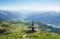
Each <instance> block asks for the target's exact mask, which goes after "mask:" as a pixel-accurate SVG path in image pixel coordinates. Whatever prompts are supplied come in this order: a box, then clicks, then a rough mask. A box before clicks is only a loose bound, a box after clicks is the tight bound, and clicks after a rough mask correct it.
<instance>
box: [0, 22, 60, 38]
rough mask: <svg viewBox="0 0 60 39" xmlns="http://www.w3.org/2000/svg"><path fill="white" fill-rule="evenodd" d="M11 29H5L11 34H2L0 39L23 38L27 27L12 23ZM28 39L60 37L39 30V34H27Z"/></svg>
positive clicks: (59, 36)
mask: <svg viewBox="0 0 60 39" xmlns="http://www.w3.org/2000/svg"><path fill="white" fill-rule="evenodd" d="M5 24H9V22H7V23H6V22H5ZM9 26H10V27H5V28H6V29H8V30H7V32H8V33H9V34H3V35H1V34H0V39H18V38H21V37H23V35H24V34H25V31H26V30H27V27H26V25H25V24H24V23H16V24H14V23H12V24H10V25H9ZM26 38H27V39H60V35H59V34H56V33H49V32H43V31H41V30H38V31H37V32H34V33H30V34H27V36H26Z"/></svg>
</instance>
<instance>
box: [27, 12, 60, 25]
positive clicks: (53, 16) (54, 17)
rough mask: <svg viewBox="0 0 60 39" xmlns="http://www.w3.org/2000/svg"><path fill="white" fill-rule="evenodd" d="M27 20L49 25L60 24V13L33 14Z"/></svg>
mask: <svg viewBox="0 0 60 39" xmlns="http://www.w3.org/2000/svg"><path fill="white" fill-rule="evenodd" d="M33 13H36V14H30V16H28V17H27V18H26V19H28V20H30V21H37V22H42V23H48V24H60V12H53V11H51V12H33Z"/></svg>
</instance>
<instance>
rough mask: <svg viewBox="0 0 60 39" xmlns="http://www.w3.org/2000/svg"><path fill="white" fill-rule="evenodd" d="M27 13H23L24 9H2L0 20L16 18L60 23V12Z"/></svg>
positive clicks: (18, 19) (16, 19)
mask: <svg viewBox="0 0 60 39" xmlns="http://www.w3.org/2000/svg"><path fill="white" fill-rule="evenodd" d="M25 13H27V14H23V11H22V12H16V11H4V10H0V21H1V20H15V21H26V22H27V21H34V22H42V23H45V24H54V25H60V12H55V11H47V12H43V11H32V12H30V11H29V12H28V11H27V12H25Z"/></svg>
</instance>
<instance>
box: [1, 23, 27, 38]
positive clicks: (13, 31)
mask: <svg viewBox="0 0 60 39" xmlns="http://www.w3.org/2000/svg"><path fill="white" fill-rule="evenodd" d="M4 23H5V22H4ZM5 24H9V23H5ZM9 26H10V27H4V28H5V29H7V32H8V33H9V34H5V33H3V35H1V34H0V39H18V38H21V37H22V36H23V35H24V33H25V31H23V30H26V29H27V28H26V25H25V24H24V23H16V24H14V23H13V24H10V25H9ZM23 26H25V27H23Z"/></svg>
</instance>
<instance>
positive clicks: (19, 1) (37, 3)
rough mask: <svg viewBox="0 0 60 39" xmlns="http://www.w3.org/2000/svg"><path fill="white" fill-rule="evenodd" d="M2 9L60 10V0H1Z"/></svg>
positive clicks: (0, 6) (0, 8) (0, 7)
mask: <svg viewBox="0 0 60 39" xmlns="http://www.w3.org/2000/svg"><path fill="white" fill-rule="evenodd" d="M0 10H17V11H19V10H34V11H52V10H53V11H60V0H0Z"/></svg>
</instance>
